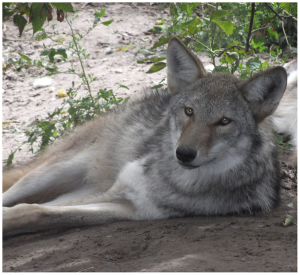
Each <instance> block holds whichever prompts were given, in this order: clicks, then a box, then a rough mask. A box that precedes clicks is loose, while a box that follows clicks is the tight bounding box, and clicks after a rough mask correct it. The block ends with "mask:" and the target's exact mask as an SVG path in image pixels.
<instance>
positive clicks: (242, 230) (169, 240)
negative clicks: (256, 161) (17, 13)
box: [2, 3, 297, 272]
mask: <svg viewBox="0 0 300 275" xmlns="http://www.w3.org/2000/svg"><path fill="white" fill-rule="evenodd" d="M82 5H83V4H81V3H76V4H75V5H74V7H75V9H79V8H80V7H82ZM93 8H97V9H98V10H100V9H102V8H106V17H105V18H104V21H107V20H110V19H114V23H112V24H111V25H110V26H108V27H105V26H103V25H99V26H98V27H96V28H95V29H94V30H93V31H92V32H91V33H90V34H89V35H88V36H87V37H86V38H85V40H84V42H85V46H86V47H87V49H88V50H87V51H88V53H89V54H90V58H89V60H87V61H86V66H87V72H88V73H94V74H95V76H97V77H98V80H97V81H96V82H95V83H93V85H92V88H93V91H95V93H96V91H97V90H98V89H99V88H112V89H113V90H114V91H115V93H116V95H117V96H122V97H126V96H128V95H129V96H131V97H134V96H135V94H136V93H140V92H141V91H142V89H143V87H149V86H153V85H155V84H157V83H158V82H159V81H161V80H162V79H163V78H164V77H165V75H166V71H165V70H163V71H161V72H159V73H156V74H153V75H151V74H150V75H149V74H148V75H147V74H146V73H145V72H146V71H147V70H148V69H149V67H150V65H146V64H142V65H138V64H137V63H136V60H137V59H139V58H143V57H146V54H145V51H143V49H149V48H150V45H152V44H153V41H156V39H157V36H155V35H148V34H145V32H147V31H148V30H149V29H150V28H151V27H152V26H154V23H155V21H156V20H158V19H167V18H168V11H167V10H166V9H165V8H164V6H163V5H152V6H150V5H149V4H104V3H97V4H93V6H91V5H86V6H85V7H84V8H83V11H82V13H80V14H79V19H77V20H76V21H75V22H74V28H75V29H76V30H80V31H82V30H84V29H86V28H87V26H88V25H87V22H83V21H84V20H86V19H88V20H90V21H91V22H92V21H93V12H94V10H93ZM54 23H55V24H57V25H56V28H57V30H60V31H63V30H64V31H67V30H68V28H67V24H66V22H63V23H58V22H56V20H55V22H54V21H52V22H50V23H49V24H46V26H45V28H46V29H50V28H51V26H52V25H53V24H54ZM17 34H18V30H17V28H16V27H14V26H13V24H12V22H11V21H7V22H6V30H5V35H6V37H5V38H6V39H4V42H3V56H4V57H5V58H7V57H8V56H10V55H11V56H12V57H13V55H14V54H15V55H16V53H18V52H21V53H23V54H26V55H28V56H30V58H32V59H39V52H40V51H41V50H42V45H43V43H45V44H47V45H51V43H52V44H53V42H51V41H50V40H43V41H35V40H33V39H32V37H31V31H30V32H24V35H23V36H22V37H21V38H20V39H22V40H23V41H19V38H18V37H17ZM61 37H65V36H64V35H63V34H62V35H61ZM24 40H25V41H24ZM126 45H128V46H131V47H130V48H129V49H127V50H125V51H116V48H117V47H124V46H126ZM108 47H110V48H111V50H112V53H110V54H107V52H108V51H109V49H108ZM9 52H12V53H9ZM158 54H159V52H158ZM202 60H203V61H204V63H208V62H209V59H208V58H207V57H205V56H203V57H202ZM74 65H75V67H76V66H78V61H76V60H74ZM69 66H70V62H67V63H65V64H61V65H60V68H61V69H66V68H68V67H69ZM43 73H44V71H43V70H41V69H36V68H28V69H26V70H22V71H20V72H16V71H14V70H13V68H12V69H11V70H9V71H8V72H6V73H4V74H3V84H2V85H3V86H2V87H3V101H2V107H3V112H2V119H3V122H10V124H6V125H5V126H4V128H3V135H2V148H3V150H2V154H3V161H4V160H5V159H7V157H8V155H9V154H10V152H11V151H12V150H15V149H16V148H17V147H18V146H19V145H20V144H21V143H22V142H23V141H24V140H26V136H25V135H24V133H23V132H24V130H25V129H26V128H27V127H28V125H29V124H30V123H32V122H33V121H35V120H36V119H41V118H43V117H45V116H46V114H47V112H52V111H53V110H54V108H55V107H58V106H60V104H61V102H62V99H59V98H56V97H55V94H56V93H57V92H58V91H59V90H60V89H64V90H66V89H68V88H70V87H71V82H72V81H75V82H76V83H79V79H78V78H76V77H73V76H69V75H57V76H54V77H52V79H53V85H51V86H54V87H55V88H56V91H55V92H53V93H49V88H40V89H34V88H33V82H34V81H35V80H36V79H37V78H39V77H42V74H43ZM120 84H122V85H126V86H127V87H129V88H130V90H129V91H128V90H125V89H118V87H119V85H120ZM80 93H81V95H84V94H85V93H86V90H82V91H81V92H80ZM22 148H23V149H22V151H20V152H18V153H17V154H16V157H15V163H16V164H18V163H20V162H24V161H27V160H29V159H31V158H33V157H34V156H33V155H32V154H31V153H30V152H29V150H28V148H27V147H26V146H25V147H22ZM294 174H295V171H294V170H293V169H291V167H286V166H285V165H284V163H282V178H283V183H284V185H285V186H286V188H287V189H282V191H281V193H282V203H281V206H280V207H278V208H277V209H275V210H274V211H272V212H270V213H260V214H256V215H253V216H249V215H245V216H241V215H233V216H226V217H189V218H182V219H170V220H157V221H145V222H132V221H130V222H129V221H128V222H117V223H112V224H108V225H105V226H96V227H90V228H80V229H79V228H77V229H72V230H68V231H63V232H57V231H50V232H42V233H36V234H27V235H21V236H15V237H10V238H6V239H4V241H3V271H6V272H7V271H11V272H20V271H23V272H24V271H26V272H41V271H48V272H49V271H52V272H59V271H73V272H78V271H82V272H98V271H207V272H209V271H220V272H221V271H223V272H226V271H227V272H228V271H253V272H254V271H281V272H286V271H290V272H291V271H293V272H295V271H297V226H296V225H291V226H288V227H283V226H282V225H281V223H282V222H283V221H284V219H285V217H286V215H287V214H290V215H292V216H293V217H294V218H296V216H297V214H296V207H297V206H296V205H297V203H296V202H297V200H296V193H297V190H296V183H295V182H296V180H295V179H294ZM288 205H289V206H288Z"/></svg>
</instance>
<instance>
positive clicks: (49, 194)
mask: <svg viewBox="0 0 300 275" xmlns="http://www.w3.org/2000/svg"><path fill="white" fill-rule="evenodd" d="M85 175H86V166H85V160H84V159H80V158H77V159H76V158H74V159H72V160H69V161H64V162H58V163H54V164H47V163H45V164H42V165H40V166H38V167H37V168H35V169H34V170H32V171H31V172H30V173H28V174H27V175H25V176H24V177H23V178H21V179H20V180H19V181H18V182H16V183H15V184H14V185H13V186H12V187H11V188H9V189H8V190H7V191H6V192H5V193H4V194H3V196H2V202H3V206H12V205H15V204H17V203H19V202H27V203H42V202H46V201H49V200H52V199H54V198H55V197H57V196H58V195H60V194H63V193H66V192H70V191H71V190H72V191H73V190H76V189H77V188H79V187H81V185H82V184H84V178H85Z"/></svg>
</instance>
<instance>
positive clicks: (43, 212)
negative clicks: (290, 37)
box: [3, 37, 287, 236]
mask: <svg viewBox="0 0 300 275" xmlns="http://www.w3.org/2000/svg"><path fill="white" fill-rule="evenodd" d="M167 65H168V76H167V80H168V89H161V90H157V91H152V92H150V91H149V92H147V93H146V94H145V95H144V96H143V97H141V98H139V99H136V100H135V101H133V100H132V101H129V102H127V103H124V104H122V105H119V106H117V107H115V108H112V109H111V110H110V111H108V112H107V113H106V114H104V115H100V116H99V117H98V118H96V119H95V120H94V121H92V122H88V123H86V124H85V125H83V126H81V127H78V128H77V129H75V131H74V133H73V134H71V135H70V136H69V137H68V138H67V139H63V140H61V141H58V142H57V143H54V145H53V146H50V147H49V149H48V150H47V152H45V153H44V154H43V155H41V156H40V157H39V158H37V160H36V161H34V162H33V163H31V164H28V165H27V167H25V168H24V170H23V171H21V170H20V169H17V170H11V171H8V172H7V173H5V174H4V181H6V182H7V184H8V185H10V184H11V185H12V186H11V187H10V188H9V189H8V190H7V191H6V192H5V193H4V194H3V206H4V208H3V230H4V235H6V236H8V235H14V234H20V233H24V232H35V231H39V230H45V229H66V228H71V227H81V226H91V225H99V224H103V223H107V222H113V221H119V220H152V219H166V218H172V217H182V216H186V215H226V214H229V213H252V212H254V211H268V210H270V209H271V208H272V207H274V206H276V205H277V204H278V202H279V191H280V168H279V163H278V160H277V158H276V148H275V145H274V144H273V142H272V140H273V136H272V131H271V126H270V121H269V119H267V117H268V116H270V115H271V114H272V113H273V112H274V111H275V110H276V108H277V106H278V104H279V102H280V99H281V98H282V96H283V93H284V91H285V88H286V83H287V74H286V71H285V69H284V68H283V67H273V68H271V69H268V70H267V71H265V72H263V73H259V74H256V75H254V76H252V77H251V78H249V79H248V80H246V81H242V80H239V79H238V78H236V77H235V76H233V75H230V74H223V73H212V74H207V75H206V73H205V71H204V68H203V65H202V63H201V62H200V61H199V60H198V59H197V58H196V57H195V56H194V55H193V54H192V53H191V52H190V51H189V50H188V49H187V47H186V46H185V45H184V44H183V43H182V42H181V41H180V40H179V39H178V38H176V37H173V38H171V39H170V42H169V45H168V50H167ZM13 183H14V184H13Z"/></svg>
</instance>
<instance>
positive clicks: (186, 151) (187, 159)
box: [176, 146, 197, 166]
mask: <svg viewBox="0 0 300 275" xmlns="http://www.w3.org/2000/svg"><path fill="white" fill-rule="evenodd" d="M196 156H197V151H196V150H195V149H193V148H191V147H188V146H178V147H177V149H176V157H177V159H178V160H179V161H180V163H181V164H183V165H187V166H189V165H188V164H189V163H191V162H192V161H193V160H194V159H195V158H196Z"/></svg>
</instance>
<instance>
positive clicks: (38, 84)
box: [33, 77, 53, 89]
mask: <svg viewBox="0 0 300 275" xmlns="http://www.w3.org/2000/svg"><path fill="white" fill-rule="evenodd" d="M52 82H53V81H52V79H51V78H50V77H42V78H39V79H37V80H36V81H34V82H33V88H35V89H38V88H42V87H47V86H50V85H51V84H52Z"/></svg>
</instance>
